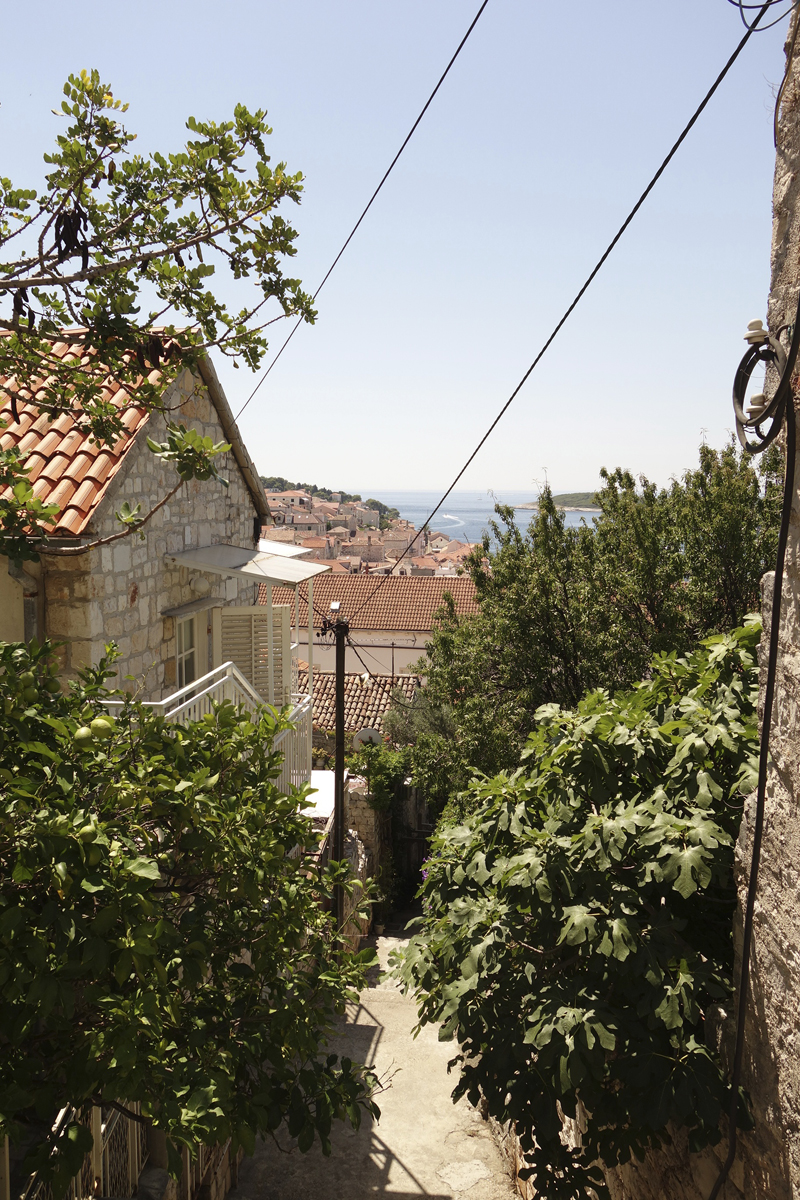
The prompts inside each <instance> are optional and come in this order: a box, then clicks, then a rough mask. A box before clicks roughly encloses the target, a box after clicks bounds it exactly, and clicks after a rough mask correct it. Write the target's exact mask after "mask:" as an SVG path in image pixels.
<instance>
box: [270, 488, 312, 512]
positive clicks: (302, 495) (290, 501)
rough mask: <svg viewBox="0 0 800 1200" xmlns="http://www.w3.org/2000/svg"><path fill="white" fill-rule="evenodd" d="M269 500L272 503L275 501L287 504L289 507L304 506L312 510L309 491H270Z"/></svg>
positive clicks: (309, 510)
mask: <svg viewBox="0 0 800 1200" xmlns="http://www.w3.org/2000/svg"><path fill="white" fill-rule="evenodd" d="M269 502H270V505H272V504H273V503H274V502H277V503H279V504H284V505H286V507H287V508H304V509H307V510H308V512H311V507H312V502H311V497H310V495H309V494H308V492H300V491H296V490H294V491H290V492H270V493H269Z"/></svg>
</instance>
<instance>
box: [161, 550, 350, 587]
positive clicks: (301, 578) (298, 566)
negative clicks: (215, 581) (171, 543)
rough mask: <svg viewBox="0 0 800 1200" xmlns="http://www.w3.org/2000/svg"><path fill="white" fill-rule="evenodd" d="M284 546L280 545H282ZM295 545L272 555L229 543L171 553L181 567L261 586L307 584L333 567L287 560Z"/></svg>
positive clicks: (293, 559)
mask: <svg viewBox="0 0 800 1200" xmlns="http://www.w3.org/2000/svg"><path fill="white" fill-rule="evenodd" d="M279 544H280V543H279ZM294 549H296V547H294V546H291V547H289V546H286V547H283V546H282V548H281V552H278V553H275V554H272V553H267V552H265V551H264V550H245V549H244V547H243V546H229V545H227V544H226V543H225V542H222V543H220V544H219V545H216V546H205V547H203V548H202V549H200V550H184V551H183V552H182V553H181V554H168V555H167V558H171V559H172V560H173V562H176V563H178V564H179V566H181V567H188V568H189V569H190V570H193V571H211V572H212V573H213V574H215V575H236V576H239V577H241V578H244V579H252V580H255V581H257V582H259V583H270V584H274V585H275V586H276V587H279V586H280V585H281V584H283V585H286V586H288V587H294V586H295V585H296V584H298V583H306V582H308V581H309V580H311V579H314V578H315V576H317V575H322V574H323V573H324V572H325V571H330V569H331V568H330V567H325V566H322V564H320V563H310V562H304V561H302V560H301V559H299V558H287V557H285V551H286V550H294Z"/></svg>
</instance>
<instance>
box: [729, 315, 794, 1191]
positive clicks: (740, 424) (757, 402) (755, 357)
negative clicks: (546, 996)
mask: <svg viewBox="0 0 800 1200" xmlns="http://www.w3.org/2000/svg"><path fill="white" fill-rule="evenodd" d="M754 325H757V326H760V325H761V322H760V321H758V322H754V323H753V325H751V326H750V327H749V336H748V338H747V340H748V341H749V342H750V345H751V349H750V350H748V351H747V353H746V354H745V357H744V358H743V359H742V362H741V363H740V364H739V369H738V371H737V372H736V380H735V382H734V389H733V404H734V413H735V416H736V428H737V432H738V434H739V438H740V440H741V442H742V444H743V445H744V446H745V447H746V448H747V450H748V452H749V453H751V454H758V453H760V452H761V451H762V450H765V449H766V448H767V446H769V445H770V444H771V443H772V442H773V441H774V439H775V438H776V437H777V435H778V434H779V433H780V432H781V430H782V429H783V427H784V423H785V428H786V466H785V470H784V477H783V504H782V508H781V524H780V531H779V533H778V550H777V554H776V562H775V582H774V583H773V587H772V614H771V620H770V632H769V650H768V654H767V679H766V684H765V687H764V707H763V709H762V712H763V716H762V718H761V741H760V745H759V753H758V784H757V788H756V803H755V813H754V820H753V849H752V854H751V858H750V872H749V877H748V880H747V896H746V898H745V904H744V921H743V923H742V959H741V961H742V967H741V973H740V977H739V996H738V1006H737V1010H736V1039H735V1044H734V1052H733V1064H732V1068H731V1088H730V1105H729V1110H728V1153H727V1156H726V1158H725V1162H724V1163H723V1164H722V1168H721V1170H720V1173H719V1175H718V1177H717V1181H716V1183H715V1184H714V1186H713V1188H712V1189H711V1191H710V1193H709V1197H708V1200H716V1197H717V1196H718V1195H719V1193H720V1190H721V1188H722V1187H723V1185H724V1183H725V1180H726V1179H727V1177H728V1173H729V1172H730V1169H731V1167H732V1166H733V1163H734V1160H735V1158H736V1141H737V1121H738V1115H739V1104H740V1095H739V1089H740V1086H741V1079H742V1065H743V1061H744V1037H745V1022H746V1017H747V1006H748V1001H749V996H750V975H751V956H752V946H753V924H754V919H755V907H756V895H757V892H758V873H759V867H760V864H761V844H762V839H763V836H764V816H765V811H766V798H767V774H768V768H769V742H770V733H771V730H772V720H773V715H774V714H773V707H774V701H775V683H776V680H777V674H778V647H779V641H780V623H781V599H782V595H783V574H784V567H785V563H786V546H787V543H788V539H789V522H790V519H791V515H792V502H793V500H794V474H795V454H796V429H795V411H794V389H793V387H792V377H793V375H794V369H795V365H796V363H797V358H798V354H800V299H799V300H798V306H797V314H796V316H795V319H794V325H792V326H790V327H789V328H790V329H791V331H792V340H791V345H790V347H789V351H788V353H786V352H785V351H784V350H783V347H782V346H781V345H780V342H779V340H778V339H779V337H780V333H777V334H776V335H775V336H774V337H773V336H770V335H769V334H768V333H767V332H766V331H762V333H763V337H761V340H759V341H757V340H756V339H757V338H758V337H759V331H758V330H756V329H754ZM759 360H760V361H763V362H767V363H771V364H773V365H774V366H775V367H776V368H777V369H778V370H779V371H780V381H779V383H778V386H777V388H776V389H775V394H774V396H773V397H772V400H770V401H767V399H766V397H765V396H757V397H756V396H754V397H753V398H752V400H751V407H750V409H749V413H746V412H745V410H744V402H745V395H746V391H747V384H748V383H749V381H750V377H751V375H752V372H753V368H754V367H755V365H756V363H757V361H759ZM768 422H769V428H768V429H767V430H766V432H764V431H762V429H761V426H762V424H764V425H766V424H767V423H768ZM752 432H755V435H756V437H755V440H754V441H751V440H750V439H749V438H748V436H747V435H748V434H749V433H752Z"/></svg>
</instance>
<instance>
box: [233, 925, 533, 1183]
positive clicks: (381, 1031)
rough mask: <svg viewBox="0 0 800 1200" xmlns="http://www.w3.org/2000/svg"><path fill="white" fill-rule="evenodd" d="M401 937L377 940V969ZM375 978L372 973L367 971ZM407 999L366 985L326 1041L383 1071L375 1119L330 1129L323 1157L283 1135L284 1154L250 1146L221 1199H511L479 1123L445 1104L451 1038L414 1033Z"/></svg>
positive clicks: (466, 1110) (391, 988) (471, 1113)
mask: <svg viewBox="0 0 800 1200" xmlns="http://www.w3.org/2000/svg"><path fill="white" fill-rule="evenodd" d="M402 944H403V943H402V942H401V940H400V939H399V938H394V937H391V936H386V937H381V938H378V939H377V949H378V956H379V958H380V961H381V965H382V966H385V965H386V963H387V961H388V957H389V953H390V952H391V950H392V949H394V948H395V947H397V946H399V945H402ZM376 976H377V972H376ZM416 1016H417V1014H416V1007H415V1005H414V1003H413V1002H412V1001H411V1000H409V999H408V998H407V997H405V996H403V994H402V993H401V992H400V991H399V989H398V988H397V987H396V986H395V985H394V984H391V983H380V982H377V979H376V982H375V984H374V985H373V986H372V987H368V988H367V989H365V991H364V992H363V993H362V994H361V997H360V1003H359V1004H358V1006H353V1008H352V1010H351V1011H350V1012H349V1013H348V1017H347V1022H346V1025H345V1026H344V1028H343V1030H342V1035H341V1038H340V1039H338V1040H337V1042H336V1044H335V1045H332V1046H331V1049H332V1050H335V1051H336V1052H337V1053H339V1054H348V1055H350V1056H351V1057H352V1058H353V1059H355V1060H357V1061H359V1062H366V1063H369V1064H371V1065H373V1066H374V1068H375V1070H376V1072H377V1074H378V1076H379V1077H380V1078H381V1079H383V1078H384V1077H386V1076H389V1077H390V1079H391V1083H390V1086H389V1087H388V1088H387V1089H386V1090H384V1091H383V1092H382V1093H381V1095H380V1096H379V1097H378V1098H377V1099H378V1103H379V1105H380V1108H381V1119H380V1121H379V1122H372V1121H368V1120H365V1121H364V1123H363V1124H362V1126H361V1129H360V1130H359V1131H358V1133H355V1132H354V1131H353V1130H352V1129H350V1128H349V1127H347V1128H339V1129H334V1132H333V1135H332V1138H331V1141H332V1145H333V1151H332V1154H331V1156H330V1157H329V1158H325V1157H324V1156H323V1154H322V1152H321V1151H320V1149H319V1145H318V1144H315V1145H314V1146H313V1147H312V1149H311V1150H310V1151H309V1152H308V1153H307V1154H301V1153H300V1152H299V1151H298V1150H297V1148H296V1147H295V1146H294V1144H293V1139H291V1138H289V1137H288V1136H287V1135H284V1137H283V1138H282V1140H281V1146H282V1147H283V1150H284V1151H288V1153H286V1152H282V1151H281V1150H279V1149H278V1148H277V1147H276V1146H275V1145H273V1144H272V1143H267V1142H260V1143H259V1144H258V1145H257V1147H256V1152H255V1155H254V1156H253V1157H252V1158H249V1159H248V1158H245V1159H244V1160H243V1162H242V1165H241V1167H240V1170H239V1183H238V1187H237V1188H236V1190H235V1191H233V1192H231V1194H230V1200H373V1198H374V1197H375V1196H387V1197H390V1198H391V1200H411V1198H412V1197H416V1196H428V1197H431V1200H458V1198H460V1197H464V1198H465V1200H514V1198H515V1197H517V1192H516V1190H515V1188H514V1186H513V1184H512V1182H511V1179H510V1177H509V1175H508V1173H507V1171H506V1169H505V1166H504V1163H503V1160H502V1158H501V1155H500V1152H499V1150H498V1149H497V1146H496V1144H495V1142H494V1140H493V1138H492V1136H491V1134H490V1132H489V1129H488V1127H487V1125H486V1123H485V1122H484V1121H483V1120H482V1118H481V1116H480V1114H479V1113H477V1112H476V1111H475V1110H474V1109H473V1108H472V1107H471V1106H470V1105H469V1104H468V1103H467V1102H466V1101H465V1100H461V1101H459V1103H458V1104H455V1105H454V1104H453V1102H452V1100H451V1099H450V1093H451V1092H452V1090H453V1087H454V1085H455V1078H454V1077H453V1076H452V1075H448V1073H447V1063H448V1061H449V1059H450V1058H452V1056H453V1049H454V1047H453V1043H452V1042H439V1041H438V1039H437V1036H436V1029H435V1028H432V1027H430V1026H426V1027H425V1028H424V1029H423V1030H422V1031H421V1032H420V1034H419V1036H418V1037H417V1038H414V1037H412V1034H411V1030H412V1029H413V1027H414V1025H415V1024H416Z"/></svg>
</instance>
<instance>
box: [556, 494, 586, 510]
mask: <svg viewBox="0 0 800 1200" xmlns="http://www.w3.org/2000/svg"><path fill="white" fill-rule="evenodd" d="M553 503H554V504H556V505H557V506H558V507H559V508H595V507H596V501H595V497H594V492H559V493H558V495H557V496H553Z"/></svg>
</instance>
